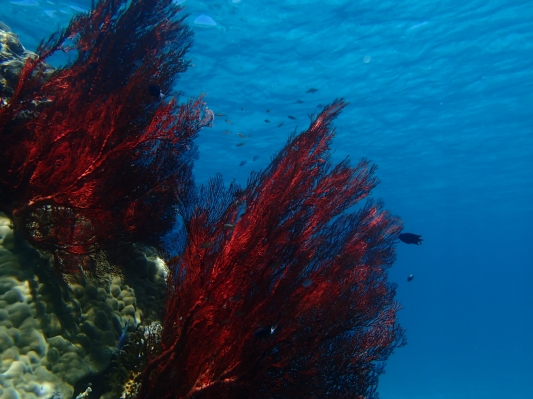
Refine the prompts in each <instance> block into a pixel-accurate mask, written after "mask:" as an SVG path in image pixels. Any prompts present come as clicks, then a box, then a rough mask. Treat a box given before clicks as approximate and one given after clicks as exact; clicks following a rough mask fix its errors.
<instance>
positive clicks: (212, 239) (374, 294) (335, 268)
mask: <svg viewBox="0 0 533 399" xmlns="http://www.w3.org/2000/svg"><path fill="white" fill-rule="evenodd" d="M344 105H345V104H344V102H343V101H336V102H334V103H333V104H332V105H330V106H328V107H326V108H325V109H324V110H323V111H322V112H321V113H320V114H319V115H317V116H316V117H315V118H314V119H313V120H312V122H311V125H310V127H309V129H308V130H307V131H305V132H304V133H302V134H300V135H298V136H296V137H293V138H291V139H290V140H289V142H288V143H287V145H286V146H285V148H284V149H283V150H282V151H281V152H280V153H279V154H278V155H277V156H276V157H275V158H274V159H273V161H272V163H271V165H270V166H269V168H267V169H266V170H265V171H264V172H262V173H260V174H257V175H254V176H252V177H251V179H250V182H249V185H248V188H247V189H246V190H245V191H241V190H239V189H238V187H236V186H234V185H232V186H230V187H229V189H228V190H225V189H224V187H223V184H222V180H221V178H220V177H219V178H216V179H213V180H212V181H211V182H210V184H209V185H208V186H207V187H203V188H202V189H200V190H199V192H198V194H197V195H198V198H197V203H196V205H195V206H194V207H190V208H188V209H183V210H182V215H183V216H184V228H185V232H184V235H185V236H186V242H187V244H186V247H185V250H184V253H183V256H182V258H181V259H179V261H178V262H175V263H174V264H173V266H172V267H171V273H170V276H171V280H170V283H169V291H168V299H167V314H166V319H165V323H164V328H163V332H162V337H161V340H162V352H161V353H160V354H159V355H158V356H154V357H153V358H152V359H151V361H150V362H149V364H148V365H147V367H146V369H145V371H144V379H143V383H142V387H141V392H140V395H139V398H143V399H145V398H192V397H194V398H250V397H253V398H288V397H313V396H312V395H315V397H324V396H332V397H335V398H363V397H364V398H372V397H376V396H377V394H376V392H375V388H376V386H377V378H378V376H379V374H380V373H381V372H382V364H381V363H380V362H381V361H383V360H385V359H386V358H387V357H388V356H389V354H390V353H391V352H392V350H393V349H394V348H395V347H397V346H399V345H402V344H403V343H404V341H403V330H402V329H401V328H400V327H399V326H398V324H397V323H396V312H397V310H398V309H399V305H398V304H397V303H396V302H394V300H393V297H394V294H395V286H394V285H391V284H388V283H387V274H386V269H387V268H388V267H389V266H390V265H391V264H392V262H393V260H394V253H395V251H394V240H395V239H396V238H397V236H398V233H399V231H400V230H401V224H400V221H399V220H398V219H397V218H395V217H393V216H391V215H390V214H389V213H387V212H385V211H382V210H381V208H382V206H381V204H380V203H379V202H374V201H371V200H369V201H367V202H366V204H365V205H363V206H360V207H359V208H358V210H353V208H352V207H353V206H354V205H356V204H357V203H358V202H359V201H361V200H362V199H363V198H365V197H366V196H367V195H368V194H369V193H370V191H371V190H372V188H374V186H375V185H376V184H377V179H376V178H375V177H374V170H375V167H374V166H371V165H370V164H369V163H368V162H367V161H365V160H363V161H361V162H360V163H359V164H358V165H357V166H356V167H350V166H349V164H348V161H347V160H345V161H343V162H341V163H340V164H338V165H336V166H332V165H331V163H330V161H329V155H328V149H329V144H330V141H331V138H332V137H333V133H334V132H333V130H332V128H331V126H330V125H331V121H332V120H333V118H335V117H336V116H337V114H338V113H339V112H340V111H341V109H342V108H343V107H344ZM349 209H350V210H351V212H346V211H347V210H349Z"/></svg>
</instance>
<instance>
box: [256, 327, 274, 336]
mask: <svg viewBox="0 0 533 399" xmlns="http://www.w3.org/2000/svg"><path fill="white" fill-rule="evenodd" d="M276 327H277V325H273V326H267V327H260V328H258V329H257V330H255V331H254V335H255V336H256V337H257V338H259V339H262V338H266V337H268V336H269V335H271V334H274V331H275V330H276Z"/></svg>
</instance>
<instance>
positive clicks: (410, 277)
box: [407, 274, 415, 282]
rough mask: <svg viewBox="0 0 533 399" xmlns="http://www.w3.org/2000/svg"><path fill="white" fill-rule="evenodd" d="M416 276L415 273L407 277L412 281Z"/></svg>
mask: <svg viewBox="0 0 533 399" xmlns="http://www.w3.org/2000/svg"><path fill="white" fill-rule="evenodd" d="M414 278H415V275H414V274H410V275H409V277H407V281H409V282H410V281H412V280H413V279H414Z"/></svg>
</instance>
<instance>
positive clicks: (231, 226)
mask: <svg viewBox="0 0 533 399" xmlns="http://www.w3.org/2000/svg"><path fill="white" fill-rule="evenodd" d="M233 228H235V225H234V224H231V223H226V224H224V229H225V230H231V229H233Z"/></svg>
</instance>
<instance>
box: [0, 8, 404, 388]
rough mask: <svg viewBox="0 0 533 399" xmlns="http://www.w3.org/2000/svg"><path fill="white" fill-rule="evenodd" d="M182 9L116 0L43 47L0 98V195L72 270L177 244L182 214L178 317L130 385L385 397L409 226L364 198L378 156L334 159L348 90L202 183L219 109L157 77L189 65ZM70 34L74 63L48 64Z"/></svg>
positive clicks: (28, 231)
mask: <svg viewBox="0 0 533 399" xmlns="http://www.w3.org/2000/svg"><path fill="white" fill-rule="evenodd" d="M180 11H181V8H180V7H179V6H178V5H176V3H175V2H173V1H171V0H161V1H158V0H139V1H134V2H129V1H126V0H123V1H119V0H115V1H111V0H110V1H101V2H99V3H98V4H97V5H96V6H95V7H94V8H93V10H92V11H91V12H90V13H88V14H85V15H81V16H78V17H76V18H74V19H73V21H72V22H71V24H70V25H69V27H68V28H67V29H66V30H64V31H61V32H59V33H57V34H56V35H54V36H52V37H51V38H50V39H49V40H48V41H47V42H46V43H43V44H41V45H40V46H39V49H38V50H37V54H38V57H36V58H29V59H28V61H27V63H26V64H25V66H24V68H23V70H22V72H21V76H20V80H19V83H18V85H17V86H16V88H15V90H14V93H13V95H12V96H11V98H10V99H9V100H8V104H7V105H5V106H3V107H2V108H0V146H1V148H2V151H3V154H2V155H3V156H2V157H1V159H0V194H1V199H0V210H1V211H3V212H5V213H7V215H8V216H10V217H12V218H13V220H14V227H15V231H16V232H17V233H18V234H19V235H21V236H22V237H24V238H25V239H26V241H27V242H29V243H30V244H31V245H33V246H34V247H35V248H37V249H38V250H40V251H42V252H43V253H48V254H51V255H53V265H54V266H55V268H56V271H57V272H58V273H59V274H60V275H61V276H63V277H64V278H65V279H66V280H67V281H70V279H71V278H72V277H73V276H80V275H83V274H89V275H91V274H92V275H93V276H94V275H95V274H98V273H97V272H98V270H97V267H96V264H97V263H98V262H97V261H96V259H98V256H104V257H109V258H113V257H114V258H117V253H119V254H120V253H121V251H122V252H127V251H130V250H131V245H132V244H137V245H139V244H144V245H152V246H155V247H157V248H158V249H159V250H160V251H164V250H165V246H164V242H163V236H164V235H165V234H167V233H169V232H170V231H171V230H172V229H173V228H175V226H176V225H177V226H178V227H176V228H175V229H176V230H179V231H177V233H176V237H175V241H176V242H177V246H178V247H180V248H181V250H180V256H179V257H175V258H174V259H173V261H172V262H169V265H170V270H169V273H168V275H167V297H166V312H165V316H164V322H163V329H162V331H161V333H160V338H157V339H155V338H154V339H152V340H151V341H150V342H154V344H153V345H150V347H149V348H145V351H144V352H143V353H144V354H145V358H146V365H145V367H144V369H143V370H141V371H139V374H137V375H136V377H135V378H136V383H137V385H136V388H135V390H133V391H132V393H130V394H129V396H128V397H133V396H135V397H137V398H191V397H195V398H200V397H201V398H250V397H253V398H287V397H313V395H314V397H325V396H331V397H336V398H348V397H350V398H354V397H356V398H374V397H377V392H376V387H377V381H378V377H379V375H380V373H381V372H382V370H383V363H382V361H384V360H386V359H387V357H388V356H389V355H390V354H391V352H392V350H393V349H394V348H395V347H398V346H401V345H403V344H404V336H403V330H402V329H401V328H400V327H399V326H398V324H397V322H396V312H397V310H398V309H399V305H398V304H397V303H396V302H395V301H394V295H395V286H394V285H392V284H389V283H388V282H387V272H386V270H387V268H388V267H390V266H391V264H392V262H393V260H394V256H395V255H394V254H395V248H394V241H395V240H396V238H397V237H398V234H399V233H400V230H401V223H400V221H399V220H398V219H397V218H395V217H393V216H391V215H390V214H389V213H388V212H386V211H383V210H382V205H381V203H380V202H375V201H372V200H367V201H366V204H365V205H363V206H361V207H360V208H359V210H358V211H356V212H351V213H350V212H348V209H349V208H351V207H353V206H354V205H355V204H357V203H359V202H360V201H361V200H363V199H365V198H366V197H367V196H368V195H369V193H370V192H371V190H372V189H373V188H374V187H375V185H376V184H377V179H376V177H375V176H374V173H375V166H372V165H371V164H370V163H369V162H368V161H366V160H363V161H361V162H360V163H359V164H358V165H356V166H355V167H351V166H350V165H349V163H348V161H347V160H345V161H342V162H341V163H339V164H337V165H333V164H332V163H331V162H330V158H329V152H328V151H329V145H330V144H331V140H332V138H333V136H334V130H333V128H332V126H331V124H332V121H333V120H334V119H335V117H336V116H337V115H338V114H339V113H340V112H341V110H342V109H343V108H344V107H345V102H344V101H343V100H336V101H334V102H333V103H332V104H331V105H329V106H327V107H325V108H324V109H323V111H322V112H320V113H319V114H318V115H316V116H314V117H313V119H312V121H311V124H310V126H309V128H308V129H307V130H306V131H304V132H303V133H301V134H299V135H296V136H292V137H290V139H289V141H288V142H287V145H286V146H285V147H284V148H283V149H282V150H281V152H280V153H279V154H278V155H277V156H276V157H275V158H274V159H273V161H272V163H271V164H270V166H269V167H268V168H267V169H266V170H264V171H263V172H260V173H254V174H252V175H251V177H250V180H249V184H248V186H247V187H246V188H245V189H241V188H240V187H238V186H237V185H235V184H231V185H230V186H229V187H228V188H225V187H224V185H223V182H222V177H221V176H216V177H215V178H213V179H212V180H210V182H209V183H208V184H207V185H206V186H202V187H199V188H196V187H194V184H193V181H192V173H191V170H192V163H193V160H194V158H195V155H196V152H195V149H194V147H193V144H192V140H193V139H194V138H195V137H196V135H197V134H198V132H199V130H200V129H201V128H202V127H204V126H208V125H209V124H210V122H211V117H210V115H211V114H210V111H209V112H208V110H207V109H206V108H205V105H204V102H203V99H202V98H199V99H197V100H191V101H189V102H187V103H185V104H182V105H179V104H178V103H177V101H176V100H175V99H170V100H167V99H166V98H156V97H157V96H154V95H153V94H151V92H150V88H151V87H152V88H153V87H157V88H158V93H159V94H160V93H163V92H164V93H168V92H169V91H170V87H171V84H172V82H173V81H174V80H175V78H176V77H177V74H178V73H181V72H184V71H185V70H186V69H187V66H188V62H187V61H185V60H184V58H183V57H184V55H185V53H186V51H187V50H188V48H189V47H190V45H191V43H192V33H191V31H190V30H189V28H187V27H186V26H185V25H184V24H183V18H180V17H179V12H180ZM67 42H69V48H65V46H66V44H65V43H67ZM72 48H74V49H76V51H77V55H78V56H77V58H76V60H75V61H73V62H72V64H70V65H68V66H66V67H65V68H62V69H59V70H57V71H55V72H54V73H53V74H52V75H51V76H48V75H45V74H44V71H45V64H44V61H45V60H46V58H47V57H49V56H50V55H51V54H53V53H54V52H56V51H58V50H63V51H67V50H70V49H72ZM152 91H154V90H153V89H152ZM227 226H231V228H227ZM207 244H208V245H207ZM118 257H120V256H118ZM43 267H45V266H43ZM122 268H123V272H124V273H126V272H127V266H124V265H122ZM109 271H110V270H107V272H109ZM96 277H98V275H96ZM65 295H67V294H66V293H65ZM122 328H123V326H122V325H119V331H120V330H121V329H122ZM259 331H260V332H261V333H258V332H259ZM263 332H265V333H263ZM123 333H126V330H124V331H123ZM121 338H124V339H125V337H122V336H121ZM126 345H128V344H126ZM143 364H144V363H143ZM94 388H95V385H93V389H94Z"/></svg>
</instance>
